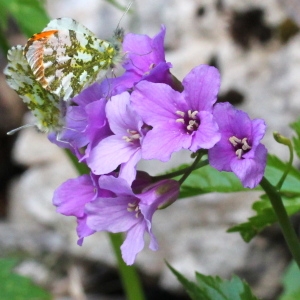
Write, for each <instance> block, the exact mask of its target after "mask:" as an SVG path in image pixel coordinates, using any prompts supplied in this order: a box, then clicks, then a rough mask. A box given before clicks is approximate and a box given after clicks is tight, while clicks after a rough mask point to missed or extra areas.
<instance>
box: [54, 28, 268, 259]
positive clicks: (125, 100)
mask: <svg viewBox="0 0 300 300" xmlns="http://www.w3.org/2000/svg"><path fill="white" fill-rule="evenodd" d="M165 33H166V29H165V27H162V28H161V31H160V32H159V33H158V34H157V35H156V36H155V37H154V38H150V37H148V36H146V35H135V34H127V35H126V36H125V39H124V42H123V50H124V52H125V53H126V58H125V60H124V63H123V68H124V69H125V71H124V74H123V75H121V76H120V77H116V78H110V79H106V80H104V81H102V82H101V83H95V84H94V85H92V86H91V87H89V88H87V89H85V90H84V91H83V92H81V93H80V94H79V95H77V96H76V97H75V98H73V99H72V102H73V105H70V106H69V107H68V108H67V114H66V124H65V129H64V130H63V131H62V132H59V133H58V134H54V133H53V134H51V135H50V136H49V138H50V140H51V141H52V142H54V143H56V144H58V145H59V146H61V147H63V148H69V149H70V150H71V151H72V152H73V153H74V154H75V155H76V156H77V158H78V160H79V161H81V162H83V163H85V164H87V166H88V167H89V168H90V174H89V175H83V176H80V177H79V178H76V179H70V180H68V181H67V182H65V183H63V184H62V185H61V186H60V187H59V188H58V189H57V190H56V192H55V194H54V199H53V202H54V205H55V206H57V211H58V212H60V213H62V214H64V215H67V216H75V217H76V218H77V221H78V227H77V233H78V236H79V240H78V244H80V245H81V244H82V242H83V239H84V238H85V237H87V236H89V235H91V234H93V233H94V232H96V231H103V230H104V231H109V232H113V233H115V232H126V239H125V241H124V243H123V245H122V247H121V250H122V256H123V259H124V261H125V262H126V263H127V264H132V263H133V262H134V260H135V257H136V255H137V253H138V252H140V251H141V250H142V249H143V247H144V234H145V233H148V234H149V236H150V245H149V247H150V249H152V250H156V249H157V248H158V245H157V241H156V239H155V236H154V235H153V233H152V229H151V220H152V216H153V214H154V212H155V211H156V210H157V209H159V208H162V207H165V206H168V205H170V204H171V203H172V202H174V201H175V200H176V199H177V198H178V195H179V188H180V183H179V182H178V181H175V180H173V179H164V180H160V181H155V180H154V178H153V177H151V176H150V175H148V174H147V173H144V172H140V171H137V169H136V166H137V163H138V162H139V161H140V160H141V159H157V160H160V161H163V162H165V161H168V160H169V159H170V158H171V155H172V153H174V152H176V151H179V150H181V149H188V150H190V151H191V152H193V153H196V152H198V151H202V152H206V153H208V158H209V163H210V164H211V166H213V167H214V168H216V169H217V170H219V171H228V172H234V173H235V174H236V175H237V176H238V178H239V179H240V180H241V182H242V184H243V185H244V186H245V187H249V188H253V187H255V186H256V185H257V184H258V183H259V182H260V180H261V178H262V176H263V173H264V169H265V165H266V154H267V151H266V148H265V147H264V146H263V145H262V144H261V143H260V140H261V139H262V137H263V135H264V133H265V124H264V122H263V120H260V119H256V120H250V118H249V117H248V115H247V114H246V113H244V112H242V111H240V110H236V109H235V108H234V107H233V106H231V105H230V104H229V103H220V104H219V103H218V104H215V103H216V101H217V94H218V91H219V88H220V74H219V71H218V70H217V69H216V68H214V67H211V66H208V65H200V66H197V67H195V68H194V69H192V70H191V71H190V72H189V73H188V74H187V75H186V76H185V78H184V79H183V81H182V82H179V81H178V80H177V79H176V78H175V77H173V76H172V74H171V72H170V68H171V67H172V65H171V64H170V63H168V62H166V60H165V54H164V36H165Z"/></svg>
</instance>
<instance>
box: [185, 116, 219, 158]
mask: <svg viewBox="0 0 300 300" xmlns="http://www.w3.org/2000/svg"><path fill="white" fill-rule="evenodd" d="M198 116H199V119H200V126H199V128H198V130H197V131H196V132H195V133H194V136H193V139H192V144H191V146H190V148H189V149H190V150H191V151H193V152H196V151H197V150H199V149H200V148H203V149H209V148H211V147H213V146H214V145H215V144H216V143H217V142H218V141H219V140H220V138H221V134H220V133H219V126H218V124H217V123H216V121H215V120H214V117H213V115H212V114H211V113H210V112H207V111H200V112H199V113H198Z"/></svg>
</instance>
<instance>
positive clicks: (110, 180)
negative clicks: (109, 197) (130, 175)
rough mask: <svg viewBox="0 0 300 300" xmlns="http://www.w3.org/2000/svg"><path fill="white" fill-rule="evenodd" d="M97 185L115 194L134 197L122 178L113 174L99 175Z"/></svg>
mask: <svg viewBox="0 0 300 300" xmlns="http://www.w3.org/2000/svg"><path fill="white" fill-rule="evenodd" d="M99 186H100V187H101V188H102V189H105V190H109V191H112V192H114V193H115V194H117V195H126V196H131V197H135V194H134V193H133V192H132V190H131V187H130V185H129V184H128V182H127V180H125V179H124V178H116V177H114V176H101V177H100V178H99Z"/></svg>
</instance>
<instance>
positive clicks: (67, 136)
mask: <svg viewBox="0 0 300 300" xmlns="http://www.w3.org/2000/svg"><path fill="white" fill-rule="evenodd" d="M105 92H106V91H105V90H104V91H103V88H102V85H100V84H97V83H96V84H94V85H92V86H90V87H88V88H86V89H85V90H83V91H82V92H81V93H80V94H78V95H77V96H76V97H74V98H73V99H72V105H69V107H68V108H67V111H66V117H65V125H64V129H63V130H62V131H61V132H59V133H55V134H54V133H52V134H50V135H49V136H48V137H49V140H50V141H51V142H52V143H55V144H57V145H58V146H59V147H61V148H69V149H70V150H71V151H72V152H73V153H74V154H76V156H77V157H78V158H79V159H81V160H82V159H84V158H86V157H87V156H88V155H89V151H90V149H91V148H92V147H93V146H94V145H95V144H97V143H98V142H99V141H100V140H101V139H103V138H104V137H107V136H108V135H110V134H111V131H110V129H109V126H108V123H107V119H106V114H105V106H106V103H107V100H106V99H105V98H103V95H104V94H105ZM86 146H87V149H86V150H85V153H82V151H81V148H82V147H86Z"/></svg>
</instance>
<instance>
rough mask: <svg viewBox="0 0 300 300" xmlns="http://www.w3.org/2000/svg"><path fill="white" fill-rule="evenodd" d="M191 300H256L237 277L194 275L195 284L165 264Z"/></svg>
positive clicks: (247, 287)
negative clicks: (226, 278)
mask: <svg viewBox="0 0 300 300" xmlns="http://www.w3.org/2000/svg"><path fill="white" fill-rule="evenodd" d="M167 265H168V267H169V269H170V270H171V271H172V273H173V274H174V275H175V276H176V277H177V279H178V280H179V281H180V282H181V284H182V285H183V287H184V288H185V290H186V292H187V293H188V294H189V296H190V297H191V299H193V300H258V298H257V297H255V296H254V295H253V293H252V291H251V289H250V287H249V285H248V284H247V283H246V282H244V281H242V280H241V279H240V278H238V277H237V276H233V277H232V279H231V280H224V279H221V278H220V277H212V276H206V275H203V274H200V273H196V283H195V282H192V281H189V280H188V279H187V278H185V277H184V276H183V275H182V274H180V273H179V272H178V271H176V270H175V269H174V268H172V267H171V266H170V265H169V264H167Z"/></svg>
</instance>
